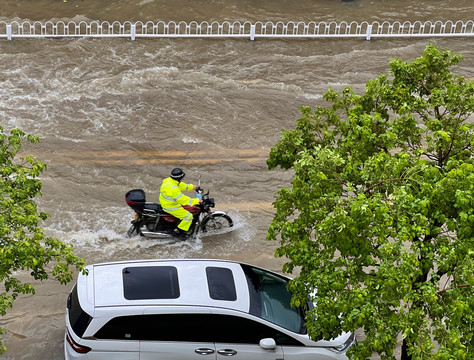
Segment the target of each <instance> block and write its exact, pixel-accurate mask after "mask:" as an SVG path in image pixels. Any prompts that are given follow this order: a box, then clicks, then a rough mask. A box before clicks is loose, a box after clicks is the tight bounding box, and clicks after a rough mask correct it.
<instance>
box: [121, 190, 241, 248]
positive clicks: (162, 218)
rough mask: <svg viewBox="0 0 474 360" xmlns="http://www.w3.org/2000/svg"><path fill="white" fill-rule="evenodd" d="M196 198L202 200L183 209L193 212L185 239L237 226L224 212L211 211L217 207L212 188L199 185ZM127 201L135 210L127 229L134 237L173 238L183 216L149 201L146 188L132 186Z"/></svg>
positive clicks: (126, 196) (128, 233)
mask: <svg viewBox="0 0 474 360" xmlns="http://www.w3.org/2000/svg"><path fill="white" fill-rule="evenodd" d="M196 192H197V194H199V195H197V197H200V198H201V199H202V203H199V204H198V205H195V206H189V205H186V206H184V208H185V209H186V210H188V211H189V212H190V213H191V214H193V221H192V223H191V227H190V228H189V230H188V231H187V232H186V233H185V234H184V237H182V238H181V239H182V240H186V239H189V238H195V237H197V235H198V233H199V232H203V233H209V232H217V231H223V230H226V229H228V228H231V227H233V226H234V223H233V221H232V219H231V217H230V216H229V215H228V214H227V213H226V212H224V211H211V208H214V207H215V202H214V199H213V198H211V197H209V191H208V192H207V193H206V194H204V191H203V190H202V189H201V188H200V187H198V188H197V189H196ZM125 202H126V203H127V204H128V206H130V207H131V208H132V209H133V210H134V211H135V219H134V220H133V221H132V226H131V227H130V228H129V230H128V231H127V235H128V236H129V237H131V236H132V235H133V234H134V233H135V232H136V233H137V234H139V235H141V236H145V237H150V238H159V239H171V238H174V237H173V231H174V229H176V227H177V226H178V223H179V222H180V221H181V220H180V219H178V218H176V217H174V216H173V215H171V214H169V213H167V212H165V211H164V210H163V209H162V207H161V205H160V204H158V203H153V202H147V201H146V194H145V191H143V190H142V189H133V190H130V191H129V192H127V193H126V194H125Z"/></svg>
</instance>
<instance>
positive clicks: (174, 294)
mask: <svg viewBox="0 0 474 360" xmlns="http://www.w3.org/2000/svg"><path fill="white" fill-rule="evenodd" d="M122 278H123V292H124V297H125V299H127V300H148V299H177V298H179V294H180V292H179V282H178V271H177V269H176V268H175V267H174V266H141V267H127V268H125V269H123V270H122Z"/></svg>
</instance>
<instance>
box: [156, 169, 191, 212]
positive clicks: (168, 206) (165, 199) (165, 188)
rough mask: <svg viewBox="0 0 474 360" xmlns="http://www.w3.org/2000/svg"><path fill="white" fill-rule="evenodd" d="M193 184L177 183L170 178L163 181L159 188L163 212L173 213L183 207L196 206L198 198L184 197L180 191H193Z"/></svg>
mask: <svg viewBox="0 0 474 360" xmlns="http://www.w3.org/2000/svg"><path fill="white" fill-rule="evenodd" d="M193 189H194V186H193V184H189V185H188V184H186V183H184V182H182V181H181V182H179V181H178V180H175V179H172V178H170V177H169V178H166V179H164V180H163V183H162V184H161V188H160V205H161V207H162V208H163V210H165V211H173V210H176V209H179V208H181V207H182V206H184V205H196V204H198V203H199V199H198V198H190V197H189V196H186V195H184V194H183V193H182V192H181V191H184V190H188V191H189V190H193Z"/></svg>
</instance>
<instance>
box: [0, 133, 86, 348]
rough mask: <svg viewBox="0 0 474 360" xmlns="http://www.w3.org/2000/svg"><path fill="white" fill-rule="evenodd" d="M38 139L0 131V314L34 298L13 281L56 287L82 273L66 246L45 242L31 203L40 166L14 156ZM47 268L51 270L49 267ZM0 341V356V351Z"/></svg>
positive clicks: (39, 218)
mask: <svg viewBox="0 0 474 360" xmlns="http://www.w3.org/2000/svg"><path fill="white" fill-rule="evenodd" d="M25 141H26V142H30V143H37V142H38V141H39V139H38V137H36V136H32V135H26V134H25V133H24V132H22V131H21V130H19V129H13V130H11V132H10V134H9V135H7V134H6V133H5V132H4V130H3V128H2V127H0V283H1V284H2V288H1V290H0V291H1V292H0V315H1V316H4V315H5V314H6V311H7V310H8V309H9V308H11V307H12V305H13V302H14V301H15V299H16V298H17V297H18V295H19V294H28V293H34V292H35V289H34V287H33V286H32V285H31V284H30V283H28V282H24V281H21V280H20V279H18V276H17V274H18V273H19V272H20V273H21V272H26V273H28V272H30V273H31V276H32V277H33V278H34V279H35V280H45V279H48V278H49V277H50V276H53V277H54V278H56V279H57V280H58V281H59V282H60V283H62V284H66V283H67V282H69V281H71V280H72V276H73V271H74V270H73V269H71V267H72V268H75V269H76V270H82V269H83V267H84V264H85V262H84V260H83V259H81V258H79V257H77V256H75V255H74V254H73V253H72V245H71V244H65V243H63V242H61V241H59V240H58V239H55V238H51V237H47V236H45V234H44V231H43V229H42V228H41V227H40V222H41V221H42V220H45V219H46V218H47V217H48V216H49V215H48V214H46V213H43V212H39V213H38V211H37V206H36V203H35V201H34V198H35V197H36V196H40V195H41V181H40V180H39V179H38V177H39V175H40V174H41V173H42V172H43V171H44V170H45V168H46V165H45V164H43V163H41V162H38V161H36V160H35V159H34V158H33V157H32V156H26V157H24V158H21V157H18V156H17V155H18V152H19V151H20V149H21V147H22V143H24V142H25ZM49 265H52V266H49ZM5 349H6V348H5V346H3V345H2V344H1V342H0V353H2V352H4V351H5Z"/></svg>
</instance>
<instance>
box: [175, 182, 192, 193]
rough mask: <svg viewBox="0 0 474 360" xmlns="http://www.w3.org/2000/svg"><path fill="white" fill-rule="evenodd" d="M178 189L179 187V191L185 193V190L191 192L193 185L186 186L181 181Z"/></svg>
mask: <svg viewBox="0 0 474 360" xmlns="http://www.w3.org/2000/svg"><path fill="white" fill-rule="evenodd" d="M178 187H179V190H181V191H185V190H187V191H191V190H194V185H193V184H186V183H184V182H182V181H181V182H180V183H179V184H178Z"/></svg>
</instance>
